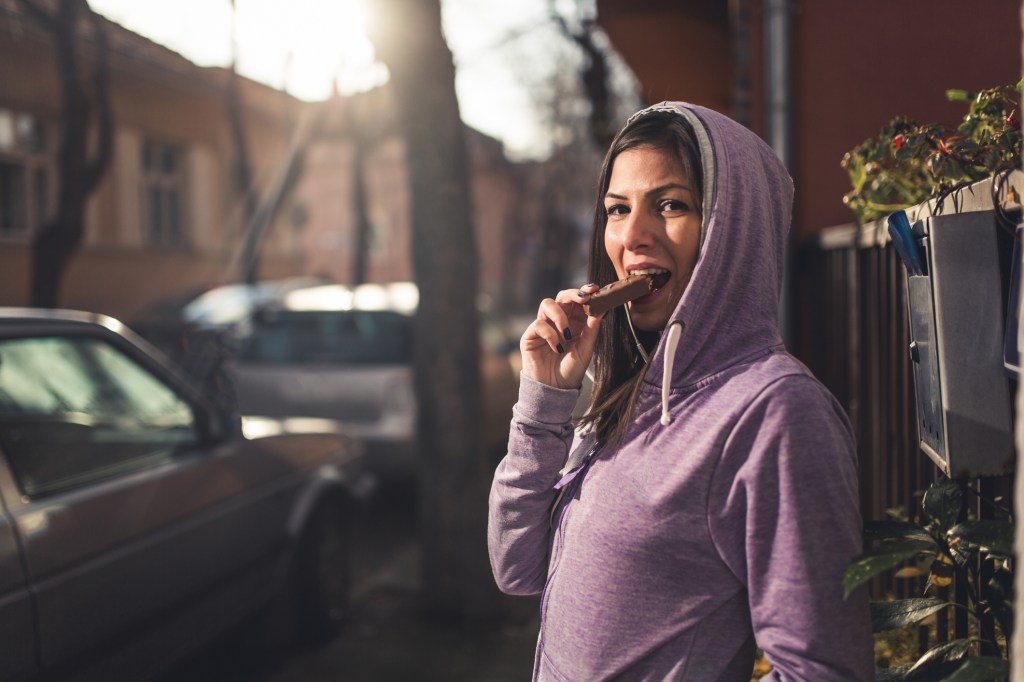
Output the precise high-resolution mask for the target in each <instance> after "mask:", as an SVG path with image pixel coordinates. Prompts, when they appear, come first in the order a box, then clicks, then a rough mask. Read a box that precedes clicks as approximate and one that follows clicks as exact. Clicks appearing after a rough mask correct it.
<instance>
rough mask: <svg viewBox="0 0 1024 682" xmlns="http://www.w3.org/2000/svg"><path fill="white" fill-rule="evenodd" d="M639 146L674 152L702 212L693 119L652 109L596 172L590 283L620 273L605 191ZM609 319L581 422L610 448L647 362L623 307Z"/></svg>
mask: <svg viewBox="0 0 1024 682" xmlns="http://www.w3.org/2000/svg"><path fill="white" fill-rule="evenodd" d="M637 147H653V148H655V149H660V150H664V151H667V152H670V153H674V154H675V155H676V156H677V157H678V158H679V160H680V162H681V164H682V167H683V171H684V173H685V174H686V177H687V178H688V179H689V180H690V186H691V187H693V188H694V193H695V195H696V196H695V197H694V198H695V200H696V202H697V208H698V210H700V211H701V213H703V209H702V203H703V198H702V196H701V188H702V187H703V172H702V169H701V164H700V152H699V151H698V148H697V141H696V138H695V136H694V133H693V128H691V127H690V124H689V123H688V122H687V121H686V120H685V119H684V118H683V117H682V116H681V115H680V114H676V113H673V112H668V111H652V112H650V113H648V114H645V115H643V116H640V117H639V118H637V119H636V120H634V121H632V122H631V123H629V124H627V125H626V127H625V128H623V129H622V130H620V131H619V134H618V135H616V136H615V139H614V140H613V141H612V144H611V146H610V147H609V149H608V153H607V154H606V155H605V158H604V163H603V164H602V165H601V173H600V175H599V176H598V190H597V201H596V203H595V206H594V231H593V235H592V237H591V241H590V266H589V272H590V275H589V276H590V281H591V282H595V283H597V284H600V285H602V286H603V285H605V284H608V283H609V282H613V281H615V280H616V279H617V278H618V275H617V274H616V272H615V266H614V265H613V264H612V261H611V259H610V258H609V257H608V252H607V251H606V250H605V246H604V232H605V226H606V224H607V222H608V212H607V211H606V210H605V206H604V195H605V194H606V193H607V192H608V185H609V183H610V181H611V175H612V167H613V166H614V164H615V159H616V158H617V157H618V156H619V154H621V153H622V152H624V151H627V150H630V149H636V148H637ZM607 318H608V319H605V321H604V323H603V324H602V325H601V328H600V330H599V331H598V334H597V346H596V348H595V351H594V389H593V392H592V393H591V402H590V409H589V410H588V411H587V413H586V414H585V415H584V417H583V419H582V422H581V423H582V424H590V425H591V426H592V427H593V428H595V429H596V430H597V441H598V443H601V444H602V446H603V447H605V449H606V450H609V451H611V450H614V449H615V448H617V447H618V446H619V444H620V443H621V442H622V439H623V438H624V437H625V435H626V429H627V428H628V426H629V421H630V415H631V414H632V412H633V405H634V404H635V403H636V398H637V395H638V394H639V389H640V385H641V383H642V382H643V378H644V374H646V372H647V365H646V363H645V362H644V360H643V357H642V356H641V355H640V353H639V351H638V350H637V348H636V341H635V340H634V338H633V333H632V332H631V331H630V329H629V323H628V322H627V320H626V310H625V306H619V307H617V308H615V309H614V310H612V311H611V312H609V313H608V315H607ZM638 336H639V339H638V340H639V341H640V342H641V343H643V344H644V346H645V347H646V350H647V351H648V352H650V351H652V350H653V348H654V346H655V345H656V344H657V341H658V337H659V333H643V332H638Z"/></svg>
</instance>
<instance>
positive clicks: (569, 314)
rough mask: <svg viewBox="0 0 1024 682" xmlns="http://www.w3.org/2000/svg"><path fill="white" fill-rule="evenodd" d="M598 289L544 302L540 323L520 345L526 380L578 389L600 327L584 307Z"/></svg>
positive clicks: (529, 329)
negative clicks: (530, 379)
mask: <svg viewBox="0 0 1024 682" xmlns="http://www.w3.org/2000/svg"><path fill="white" fill-rule="evenodd" d="M598 289H599V287H598V286H597V285H584V286H583V287H580V288H578V289H564V290H562V291H560V292H558V294H556V295H555V297H554V298H546V299H544V300H543V301H541V303H540V305H539V306H538V308H537V319H536V320H534V321H533V322H531V323H530V325H529V326H528V327H527V328H526V330H525V332H524V333H523V337H522V339H520V343H519V348H520V350H521V351H522V356H523V372H524V373H525V374H526V376H529V377H530V378H532V379H536V380H538V381H541V382H543V383H547V384H550V385H552V386H557V387H559V388H572V387H577V388H578V387H579V385H580V382H581V381H582V376H583V373H584V372H585V371H586V368H587V366H588V365H589V364H590V359H591V356H592V355H593V352H594V342H595V339H596V335H597V329H598V326H599V325H600V323H601V318H596V317H588V316H587V314H586V313H585V312H584V311H583V305H582V304H583V303H586V301H587V300H589V298H590V295H591V294H593V293H594V292H595V291H597V290H598Z"/></svg>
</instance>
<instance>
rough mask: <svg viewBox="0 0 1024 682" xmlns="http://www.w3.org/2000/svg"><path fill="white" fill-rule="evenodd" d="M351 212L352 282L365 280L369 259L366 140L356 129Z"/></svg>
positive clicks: (359, 282)
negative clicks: (353, 241) (353, 238)
mask: <svg viewBox="0 0 1024 682" xmlns="http://www.w3.org/2000/svg"><path fill="white" fill-rule="evenodd" d="M352 145H353V153H352V212H353V213H355V222H356V238H355V248H354V249H353V250H352V284H363V283H364V282H366V277H367V271H368V269H369V260H370V217H369V216H368V215H367V214H366V179H365V177H364V173H365V169H366V151H367V150H366V141H365V140H364V139H363V137H362V135H361V134H360V132H359V131H358V130H357V131H355V133H354V134H353V136H352Z"/></svg>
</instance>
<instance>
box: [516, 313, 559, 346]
mask: <svg viewBox="0 0 1024 682" xmlns="http://www.w3.org/2000/svg"><path fill="white" fill-rule="evenodd" d="M538 341H539V343H537V342H538ZM523 343H524V347H523V350H524V351H531V350H536V349H537V348H538V347H540V346H542V345H546V346H548V347H549V348H550V349H551V350H553V351H554V352H556V353H564V352H565V346H563V345H562V338H561V334H560V332H558V331H556V329H555V326H554V325H552V323H551V321H550V320H548V319H546V318H540V317H538V318H537V319H536V320H535V321H534V322H532V323H531V324H530V326H529V327H527V330H526V333H525V334H524V335H523Z"/></svg>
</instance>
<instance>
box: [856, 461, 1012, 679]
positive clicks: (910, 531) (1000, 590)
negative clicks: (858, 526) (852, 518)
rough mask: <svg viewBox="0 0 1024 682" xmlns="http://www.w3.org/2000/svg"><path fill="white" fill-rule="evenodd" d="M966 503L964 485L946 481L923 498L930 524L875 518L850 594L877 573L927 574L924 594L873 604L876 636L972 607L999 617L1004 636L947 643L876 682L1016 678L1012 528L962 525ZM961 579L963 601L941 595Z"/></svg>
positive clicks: (993, 522)
mask: <svg viewBox="0 0 1024 682" xmlns="http://www.w3.org/2000/svg"><path fill="white" fill-rule="evenodd" d="M963 501H964V494H963V490H962V489H961V487H960V486H959V485H957V484H956V483H955V482H953V481H950V480H949V479H947V478H940V479H939V480H938V481H936V482H935V483H933V484H932V485H931V487H930V488H929V489H928V491H927V492H926V493H925V495H924V498H923V500H922V503H921V511H922V520H923V523H913V522H910V521H904V520H885V521H868V522H867V523H866V524H865V527H864V541H865V551H864V553H863V554H862V555H861V556H859V557H857V558H856V559H854V561H853V562H851V563H850V565H849V566H848V567H847V569H846V573H845V574H844V576H843V589H844V592H845V594H846V595H847V596H849V594H850V592H852V591H853V590H854V589H856V588H858V587H859V586H861V585H863V584H864V583H866V582H868V581H869V580H871V579H872V578H874V577H875V576H877V575H879V574H881V573H883V572H884V571H889V570H895V569H898V570H899V571H900V572H902V573H903V574H904V575H920V576H928V579H927V584H926V586H925V589H924V595H923V596H921V597H915V598H911V599H899V600H894V601H873V602H871V624H872V629H873V631H874V632H875V633H883V632H888V631H893V630H898V629H900V628H905V627H911V626H916V624H918V623H920V622H921V621H923V620H925V619H927V618H929V617H930V616H933V615H934V614H937V613H939V612H941V611H943V610H947V612H949V613H951V612H952V611H953V610H954V609H957V608H966V609H967V610H968V614H969V617H971V618H973V619H974V620H975V622H978V621H979V620H980V619H982V618H986V619H992V620H993V621H994V623H995V624H997V625H998V630H997V633H998V634H997V635H996V638H995V639H994V640H993V639H985V638H982V637H976V636H972V637H968V638H961V639H954V640H951V641H945V642H940V643H938V644H936V645H935V646H933V647H932V648H930V649H929V650H928V651H926V652H925V653H924V654H923V655H922V656H921V657H920V658H919V659H918V660H917V661H913V662H909V663H906V664H904V665H901V666H898V667H894V668H887V669H884V670H880V671H878V673H877V676H876V678H875V679H876V680H886V681H893V682H895V681H897V680H898V681H903V682H917V681H919V680H922V681H923V680H929V681H931V680H935V681H938V680H944V681H945V682H985V681H987V680H1003V679H1006V678H1007V677H1008V676H1009V674H1010V664H1009V661H1008V660H1007V659H1006V657H1005V643H1006V642H1007V641H1009V639H1010V637H1011V636H1012V632H1013V595H1012V586H1013V575H1012V573H1011V571H1010V569H1009V568H1008V566H1007V563H1008V561H1009V560H1010V559H1011V558H1012V556H1013V525H1012V524H1011V523H1010V521H1009V520H1007V519H982V520H968V521H958V519H959V518H960V510H961V508H962V506H963ZM983 566H985V569H984V570H983V568H982V567H983ZM958 575H959V576H960V577H962V578H963V579H962V580H960V581H959V582H958V584H959V585H961V586H964V587H963V589H965V590H966V600H963V599H962V600H961V601H962V602H963V603H961V604H956V603H953V602H950V601H948V600H947V599H945V598H943V597H942V596H941V595H944V594H945V592H946V590H945V588H947V587H948V586H949V585H951V584H952V583H953V582H954V580H955V578H956V577H957V576H958ZM983 576H984V578H983ZM989 576H990V577H989ZM983 579H984V581H985V584H984V585H982V581H983ZM975 630H977V628H975Z"/></svg>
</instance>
